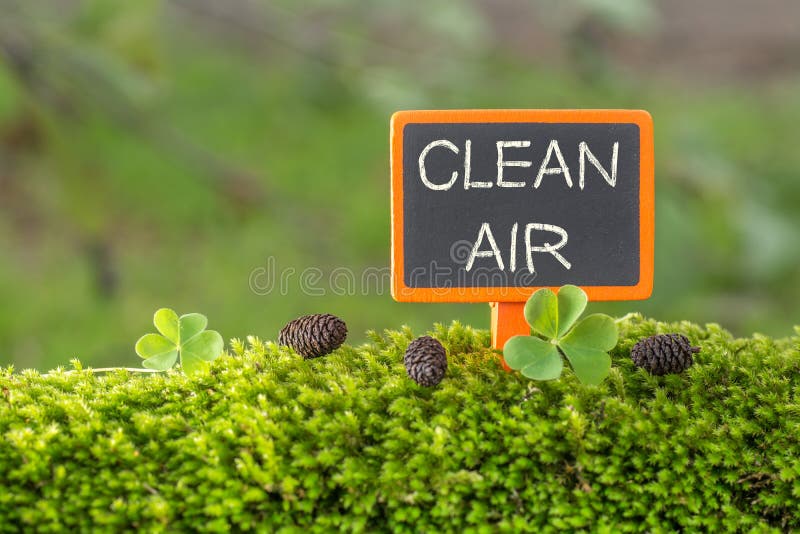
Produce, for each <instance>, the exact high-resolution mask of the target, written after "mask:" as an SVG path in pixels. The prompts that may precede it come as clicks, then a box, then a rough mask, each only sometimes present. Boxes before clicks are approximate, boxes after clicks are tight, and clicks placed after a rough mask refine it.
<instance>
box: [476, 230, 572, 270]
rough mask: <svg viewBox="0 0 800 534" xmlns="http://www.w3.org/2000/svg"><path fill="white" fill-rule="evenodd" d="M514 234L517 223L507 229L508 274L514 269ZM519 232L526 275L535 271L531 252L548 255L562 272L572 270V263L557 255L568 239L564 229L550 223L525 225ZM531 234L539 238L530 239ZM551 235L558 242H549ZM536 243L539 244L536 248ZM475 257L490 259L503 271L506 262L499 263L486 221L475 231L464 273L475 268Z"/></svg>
mask: <svg viewBox="0 0 800 534" xmlns="http://www.w3.org/2000/svg"><path fill="white" fill-rule="evenodd" d="M518 231H519V224H518V223H514V224H513V225H512V226H511V245H510V247H509V248H510V249H509V252H508V270H509V271H510V272H512V273H513V272H515V271H516V270H517V233H518ZM523 233H524V234H525V237H524V242H525V252H524V256H525V264H526V267H527V268H528V272H529V273H534V272H536V269H535V267H534V264H533V253H534V252H539V253H545V254H550V255H551V256H553V257H554V258H555V259H556V260H557V261H558V262H559V263H560V264H561V265H562V266H563V267H564V268H565V269H567V270H569V269H571V268H572V264H571V263H570V262H569V261H567V259H566V258H565V257H564V256H562V255H561V253H559V252H558V251H559V250H561V249H562V248H564V246H566V244H567V240H568V239H569V236H568V235H567V232H566V230H564V229H563V228H561V227H560V226H555V225H553V224H542V223H530V224H526V225H525V227H524V230H523ZM535 233H536V234H539V235H537V236H536V237H538V238H539V239H534V234H535ZM554 236H555V237H556V239H558V241H555V240H553V239H552V238H553V237H554ZM551 241H554V244H553V243H551ZM537 242H539V243H542V244H540V245H537V244H536V243H537ZM487 245H488V248H487ZM478 258H492V259H494V261H495V262H496V264H497V268H498V269H500V270H501V271H504V270H505V268H506V262H505V261H504V260H503V255H502V254H501V253H500V249H499V248H498V246H497V240H496V239H495V238H494V234H493V233H492V227H491V225H490V224H489V223H488V222H485V223H483V224H481V228H480V230H478V238H477V239H476V240H475V244H474V245H472V250H471V251H470V254H469V257H468V258H467V265H466V269H467V272H470V271H471V270H472V268H473V267H474V266H475V260H476V259H478Z"/></svg>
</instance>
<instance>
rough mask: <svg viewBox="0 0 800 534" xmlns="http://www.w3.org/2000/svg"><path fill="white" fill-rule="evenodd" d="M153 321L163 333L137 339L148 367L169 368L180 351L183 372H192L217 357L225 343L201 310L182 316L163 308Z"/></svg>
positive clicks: (141, 354)
mask: <svg viewBox="0 0 800 534" xmlns="http://www.w3.org/2000/svg"><path fill="white" fill-rule="evenodd" d="M153 324H154V325H155V327H156V329H157V330H158V331H159V332H160V334H145V335H144V336H142V337H141V338H139V341H137V342H136V354H138V355H139V357H140V358H143V359H144V362H143V365H144V366H145V367H146V368H148V369H155V370H157V371H166V370H167V369H169V368H171V367H172V366H173V365H175V362H176V361H177V360H178V356H179V355H180V358H181V368H182V369H183V372H184V373H186V374H187V375H188V374H192V373H195V372H197V371H199V370H200V369H202V367H203V366H204V365H205V363H206V362H210V361H212V360H215V359H216V358H217V357H218V356H219V355H220V354H221V353H222V350H223V348H224V346H225V343H224V341H223V340H222V336H221V335H220V334H219V332H215V331H214V330H206V326H207V325H208V319H206V317H205V315H201V314H199V313H188V314H186V315H182V316H180V317H178V314H177V313H175V312H174V311H173V310H170V309H169V308H162V309H160V310H158V311H157V312H156V313H155V315H154V316H153Z"/></svg>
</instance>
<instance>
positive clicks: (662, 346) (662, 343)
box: [631, 334, 700, 376]
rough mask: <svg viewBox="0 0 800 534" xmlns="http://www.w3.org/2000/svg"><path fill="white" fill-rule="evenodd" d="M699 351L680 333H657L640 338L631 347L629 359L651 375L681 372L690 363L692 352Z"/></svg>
mask: <svg viewBox="0 0 800 534" xmlns="http://www.w3.org/2000/svg"><path fill="white" fill-rule="evenodd" d="M695 352H700V348H699V347H693V346H692V344H691V343H690V342H689V339H688V338H687V337H686V336H684V335H681V334H659V335H656V336H650V337H648V338H645V339H642V340H640V341H639V342H638V343H636V345H634V346H633V349H631V359H632V360H633V363H634V364H635V365H636V366H637V367H642V368H643V369H645V370H646V371H647V372H649V373H650V374H652V375H658V376H660V375H666V374H671V373H675V374H677V373H682V372H683V371H685V370H686V369H688V368H689V367H691V365H692V363H693V362H692V354H694V353H695Z"/></svg>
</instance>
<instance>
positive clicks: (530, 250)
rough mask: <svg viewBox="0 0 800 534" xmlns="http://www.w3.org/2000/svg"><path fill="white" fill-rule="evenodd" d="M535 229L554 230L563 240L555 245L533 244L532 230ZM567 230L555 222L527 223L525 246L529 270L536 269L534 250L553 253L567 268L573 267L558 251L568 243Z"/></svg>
mask: <svg viewBox="0 0 800 534" xmlns="http://www.w3.org/2000/svg"><path fill="white" fill-rule="evenodd" d="M533 230H541V231H544V232H553V233H555V234H558V235H559V236H561V241H559V242H558V243H556V244H555V245H551V244H550V243H545V244H544V246H541V247H540V246H533V245H531V232H532V231H533ZM567 239H568V237H567V232H566V230H564V229H563V228H561V227H560V226H555V225H553V224H541V223H530V224H526V225H525V248H526V249H527V253H526V259H527V261H528V272H530V273H534V272H536V269H535V268H534V266H533V252H545V253H547V254H552V255H553V257H554V258H555V259H557V260H558V262H559V263H560V264H561V265H563V266H564V267H565V268H566V269H567V270H569V269H571V268H572V264H571V263H570V262H568V261H567V260H566V258H564V256H562V255H561V254H559V253H558V252H557V251H558V250H559V249H561V248H563V247H564V245H566V244H567Z"/></svg>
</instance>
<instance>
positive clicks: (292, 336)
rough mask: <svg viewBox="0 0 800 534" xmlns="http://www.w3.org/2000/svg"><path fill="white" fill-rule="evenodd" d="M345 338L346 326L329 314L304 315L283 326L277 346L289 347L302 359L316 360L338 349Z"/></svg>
mask: <svg viewBox="0 0 800 534" xmlns="http://www.w3.org/2000/svg"><path fill="white" fill-rule="evenodd" d="M346 338H347V325H346V324H345V323H344V321H342V320H341V319H339V318H338V317H336V316H335V315H331V314H329V313H316V314H314V315H304V316H302V317H298V318H297V319H295V320H294V321H291V322H289V324H287V325H286V326H284V327H283V328H282V329H281V331H280V333H279V334H278V344H279V345H285V346H288V347H291V348H293V349H294V350H295V352H297V353H298V354H301V355H302V356H303V358H304V359H306V360H308V359H310V358H317V357H319V356H324V355H326V354H329V353H331V352H333V351H335V350H336V349H338V348H339V347H340V346H341V345H342V343H344V340H345V339H346Z"/></svg>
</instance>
